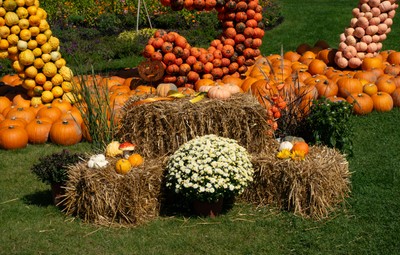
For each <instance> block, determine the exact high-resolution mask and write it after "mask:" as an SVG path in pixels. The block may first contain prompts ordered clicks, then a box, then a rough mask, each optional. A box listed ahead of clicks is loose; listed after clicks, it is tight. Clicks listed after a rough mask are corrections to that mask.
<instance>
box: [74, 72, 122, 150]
mask: <svg viewBox="0 0 400 255" xmlns="http://www.w3.org/2000/svg"><path fill="white" fill-rule="evenodd" d="M81 70H82V69H81ZM81 73H82V72H81ZM90 76H92V77H91V78H92V80H93V81H92V83H93V84H89V81H88V79H89V78H90ZM78 77H79V85H78V84H74V86H75V89H74V93H73V94H74V97H75V100H76V103H75V105H76V106H77V107H78V109H79V110H80V112H81V115H82V118H83V122H84V125H85V126H86V128H87V130H88V133H89V136H90V138H91V140H92V141H91V142H92V144H93V147H94V148H95V149H97V150H100V151H102V150H103V148H105V147H106V145H107V144H108V143H110V142H111V141H113V140H114V138H115V133H116V129H117V124H116V118H115V114H114V111H113V109H112V106H111V105H112V104H111V102H110V100H109V98H108V96H106V95H108V89H107V86H100V85H99V84H98V82H97V81H96V75H95V74H94V72H93V70H92V74H91V75H88V76H84V75H80V76H78Z"/></svg>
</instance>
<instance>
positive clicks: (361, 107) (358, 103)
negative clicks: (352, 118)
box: [346, 93, 374, 115]
mask: <svg viewBox="0 0 400 255" xmlns="http://www.w3.org/2000/svg"><path fill="white" fill-rule="evenodd" d="M346 100H347V102H349V103H350V104H353V112H354V113H355V114H357V115H365V114H368V113H370V112H372V110H373V109H374V102H373V101H372V98H371V97H370V96H369V95H368V94H366V93H353V94H350V95H349V96H348V97H347V98H346Z"/></svg>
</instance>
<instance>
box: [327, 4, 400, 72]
mask: <svg viewBox="0 0 400 255" xmlns="http://www.w3.org/2000/svg"><path fill="white" fill-rule="evenodd" d="M397 7H398V4H396V0H360V2H359V4H358V7H357V8H354V9H353V18H352V19H351V21H350V26H349V27H348V28H346V29H345V31H344V33H342V34H341V35H340V44H339V49H338V52H337V53H336V56H335V61H336V64H337V65H338V66H339V67H340V68H346V67H350V68H358V67H360V66H361V65H362V62H363V59H364V58H365V57H373V56H376V55H377V53H378V52H379V51H380V50H381V49H382V41H384V40H385V39H386V37H387V34H388V33H389V32H390V30H391V26H392V24H393V17H394V15H395V14H396V9H397Z"/></svg>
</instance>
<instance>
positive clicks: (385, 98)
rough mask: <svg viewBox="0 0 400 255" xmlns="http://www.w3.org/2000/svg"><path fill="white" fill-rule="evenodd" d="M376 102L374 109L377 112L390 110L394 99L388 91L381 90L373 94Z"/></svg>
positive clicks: (373, 99)
mask: <svg viewBox="0 0 400 255" xmlns="http://www.w3.org/2000/svg"><path fill="white" fill-rule="evenodd" d="M371 98H372V101H373V102H374V110H375V111H377V112H388V111H390V110H392V109H393V99H392V97H391V96H390V95H389V94H388V93H386V92H381V91H379V92H378V93H376V94H374V95H372V96H371Z"/></svg>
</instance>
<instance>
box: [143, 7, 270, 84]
mask: <svg viewBox="0 0 400 255" xmlns="http://www.w3.org/2000/svg"><path fill="white" fill-rule="evenodd" d="M161 3H162V4H163V5H165V6H170V7H171V8H172V9H173V10H175V11H180V10H182V9H183V8H185V9H187V10H199V11H203V10H206V11H207V10H212V9H216V10H217V12H218V19H219V20H220V22H221V24H222V28H223V32H222V34H221V35H220V36H219V38H218V39H215V40H213V41H212V42H211V43H210V46H209V47H208V48H207V49H204V48H199V47H196V46H191V45H190V44H189V43H188V42H187V40H186V38H184V37H183V36H181V35H179V34H178V33H176V32H167V31H163V30H159V31H157V32H156V33H155V34H154V36H153V37H152V38H150V40H149V41H148V44H147V45H146V47H145V49H144V51H143V55H144V57H146V58H148V59H150V60H153V61H156V60H158V61H161V62H162V63H163V65H164V67H165V71H166V75H165V76H164V80H163V81H164V82H173V83H175V84H176V85H177V86H185V85H186V86H188V85H189V86H190V85H193V84H194V83H195V82H196V81H197V80H198V79H200V78H210V79H214V80H216V79H220V78H222V77H223V76H225V75H228V74H229V75H233V76H237V77H238V76H240V75H241V74H244V73H245V72H246V71H247V68H248V66H251V65H253V64H254V62H255V58H256V57H258V56H259V55H260V54H261V52H260V49H259V47H260V46H261V43H262V38H263V36H264V25H263V22H262V7H261V5H260V4H259V3H258V0H241V1H234V0H185V1H184V0H161Z"/></svg>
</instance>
